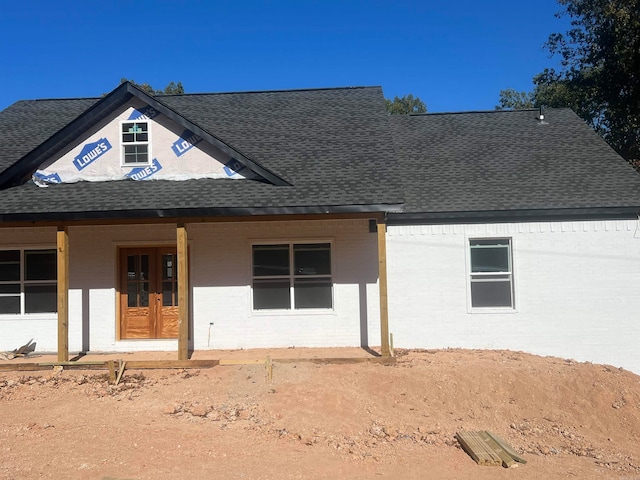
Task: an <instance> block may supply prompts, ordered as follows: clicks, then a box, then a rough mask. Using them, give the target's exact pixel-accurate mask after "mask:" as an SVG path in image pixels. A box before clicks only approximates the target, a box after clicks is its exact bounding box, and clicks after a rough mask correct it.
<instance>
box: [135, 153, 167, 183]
mask: <svg viewBox="0 0 640 480" xmlns="http://www.w3.org/2000/svg"><path fill="white" fill-rule="evenodd" d="M159 170H162V165H160V162H158V159H157V158H154V159H153V162H151V165H149V166H148V167H139V168H134V169H133V170H131V171H130V172H129V173H127V175H126V176H127V177H129V178H130V179H132V180H145V179H147V178H149V177H150V176H151V175H153V174H154V173H156V172H157V171H159Z"/></svg>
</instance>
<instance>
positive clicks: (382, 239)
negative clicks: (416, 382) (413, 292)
mask: <svg viewBox="0 0 640 480" xmlns="http://www.w3.org/2000/svg"><path fill="white" fill-rule="evenodd" d="M377 224H378V281H379V282H380V285H379V286H380V346H381V349H382V356H383V357H389V356H391V351H390V349H389V306H388V303H387V224H386V223H385V220H384V218H382V219H378V222H377Z"/></svg>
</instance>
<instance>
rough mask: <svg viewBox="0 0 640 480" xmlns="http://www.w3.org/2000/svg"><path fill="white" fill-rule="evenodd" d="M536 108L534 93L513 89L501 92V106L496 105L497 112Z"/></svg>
mask: <svg viewBox="0 0 640 480" xmlns="http://www.w3.org/2000/svg"><path fill="white" fill-rule="evenodd" d="M534 106H535V105H534V101H533V93H532V92H519V91H517V90H515V89H513V88H506V89H504V90H500V104H499V105H496V110H506V109H508V110H521V109H524V108H533V107H534Z"/></svg>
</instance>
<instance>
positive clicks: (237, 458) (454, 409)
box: [0, 350, 640, 479]
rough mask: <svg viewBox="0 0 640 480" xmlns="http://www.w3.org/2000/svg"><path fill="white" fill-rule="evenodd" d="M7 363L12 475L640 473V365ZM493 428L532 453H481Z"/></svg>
mask: <svg viewBox="0 0 640 480" xmlns="http://www.w3.org/2000/svg"><path fill="white" fill-rule="evenodd" d="M397 354H398V357H397V363H396V364H394V365H381V364H374V363H356V364H340V365H338V364H323V365H319V364H313V363H305V362H299V363H282V364H279V363H277V362H276V363H275V364H274V368H273V379H272V380H271V381H268V380H267V378H266V376H265V370H264V367H263V366H260V365H240V366H239V365H235V366H219V367H215V368H212V369H206V370H183V371H175V370H145V371H129V370H128V371H126V372H125V374H124V376H123V379H122V382H121V383H120V384H119V385H117V386H113V385H109V384H108V380H107V376H106V375H104V374H92V373H88V372H87V371H85V372H78V371H57V372H46V373H43V374H40V373H38V374H30V375H25V374H24V373H20V372H9V373H1V374H0V458H2V462H0V478H7V479H13V478H15V479H18V478H34V477H45V478H74V479H76V478H81V479H82V478H87V479H89V478H91V479H95V478H103V479H106V478H110V479H124V478H127V479H133V478H140V479H142V478H154V479H157V478H199V477H204V478H213V477H216V478H218V477H219V478H223V477H224V478H251V479H258V478H264V479H271V478H273V479H275V478H278V479H283V478H284V479H287V478H292V479H293V478H327V479H328V478H362V479H364V478H371V477H376V478H427V477H428V478H443V479H448V478H451V479H453V478H475V479H493V478H510V479H513V478H517V479H543V478H544V479H554V478H557V479H560V478H562V479H564V478H567V477H575V478H582V479H589V478H593V479H596V478H597V479H599V478H627V479H628V478H640V447H639V446H638V444H639V440H640V377H638V376H636V375H634V374H632V373H630V372H627V371H625V370H622V369H617V368H613V367H610V366H605V365H592V364H588V363H577V362H575V361H571V360H562V359H557V358H542V357H536V356H532V355H528V354H524V353H519V352H509V351H469V350H446V351H400V352H397ZM464 430H488V431H491V432H493V433H496V434H497V435H499V436H500V437H502V438H504V439H505V440H507V441H508V442H509V443H510V444H511V446H512V447H513V448H514V449H515V450H516V451H517V452H518V453H520V454H521V455H522V456H524V457H525V458H526V459H527V461H528V463H527V464H526V465H521V466H519V467H518V468H517V469H508V470H507V469H503V468H501V467H485V466H478V465H476V464H475V462H473V460H471V458H470V457H468V456H467V454H466V453H464V451H463V450H462V449H461V448H460V447H459V445H458V443H457V441H456V440H455V438H454V435H455V434H456V432H459V431H464Z"/></svg>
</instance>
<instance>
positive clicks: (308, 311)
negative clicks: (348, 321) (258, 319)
mask: <svg viewBox="0 0 640 480" xmlns="http://www.w3.org/2000/svg"><path fill="white" fill-rule="evenodd" d="M311 243H328V244H329V248H330V252H331V275H330V278H331V308H300V309H296V308H294V307H293V306H294V305H295V296H294V295H295V294H294V291H293V290H294V286H293V284H292V282H290V285H289V289H290V294H291V297H290V298H291V307H292V308H290V309H259V310H256V309H255V308H254V307H253V279H254V275H253V247H254V246H255V245H285V244H286V245H289V265H290V267H292V266H293V246H294V245H304V244H311ZM248 250H249V305H250V309H251V315H255V316H274V315H277V316H292V315H295V316H301V315H331V314H334V315H335V314H336V289H335V286H336V282H335V258H336V255H335V241H334V239H332V238H329V239H327V238H312V239H308V238H304V239H295V240H291V239H289V238H286V239H273V238H270V239H268V240H259V239H258V240H251V241H250V242H249V248H248ZM321 277H326V275H318V278H321ZM288 278H289V279H291V278H292V276H291V272H290V273H289V276H288ZM294 278H295V277H294Z"/></svg>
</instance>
